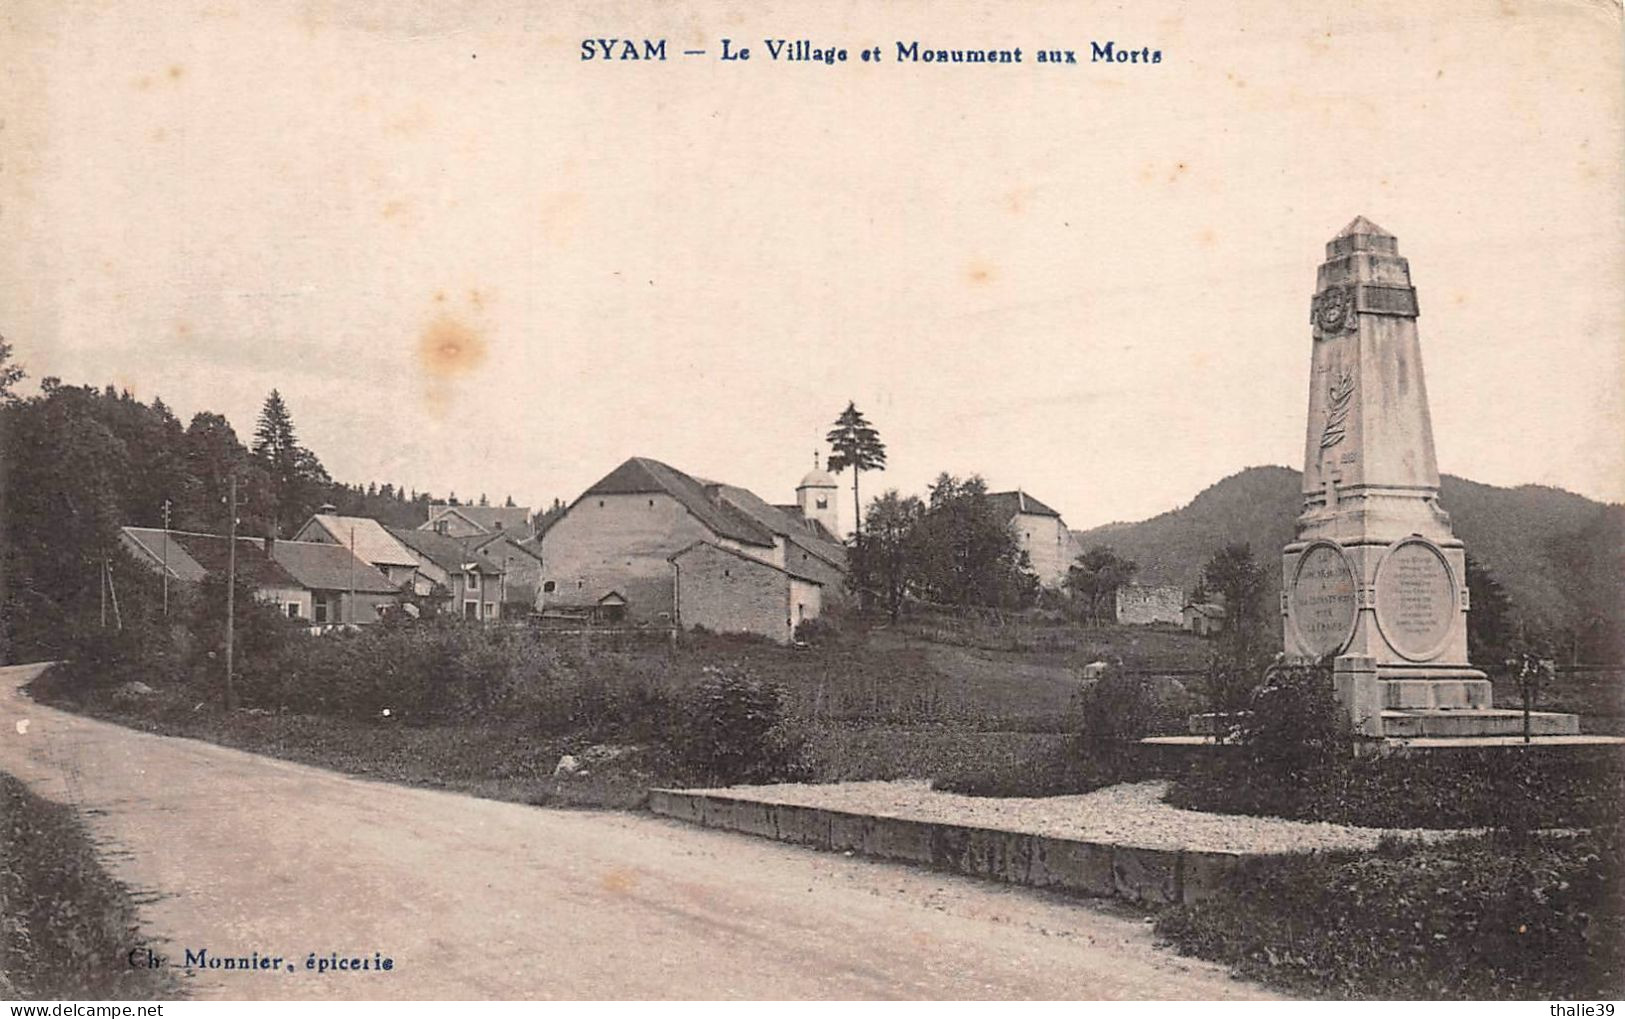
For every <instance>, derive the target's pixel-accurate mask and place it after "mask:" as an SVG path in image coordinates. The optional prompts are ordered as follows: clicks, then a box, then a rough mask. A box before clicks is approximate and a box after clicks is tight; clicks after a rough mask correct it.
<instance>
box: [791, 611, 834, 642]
mask: <svg viewBox="0 0 1625 1019" xmlns="http://www.w3.org/2000/svg"><path fill="white" fill-rule="evenodd" d="M839 632H840V630H839V628H837V627H836V625H835V624H834V623H833V622H832V621H830V620H828V619H825V618H823V617H821V616H820V617H816V618H813V619H803V620H802V621H801V622H799V623H797V624H796V640H797V641H799V642H801V643H803V644H827V643H829V641H830V640H831V639H832V638H834V637H835V635H836V634H837V633H839Z"/></svg>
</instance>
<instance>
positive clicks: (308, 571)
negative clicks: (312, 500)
mask: <svg viewBox="0 0 1625 1019" xmlns="http://www.w3.org/2000/svg"><path fill="white" fill-rule="evenodd" d="M119 540H120V542H121V543H122V544H123V545H124V547H125V548H126V549H128V550H129V551H130V554H131V555H132V556H133V557H134V558H135V559H136V561H137V562H139V563H141V564H142V565H144V566H146V567H148V568H150V569H152V570H154V571H157V572H161V573H168V574H169V576H170V578H171V579H173V580H176V581H179V582H181V583H183V584H199V583H202V581H203V579H204V578H205V577H206V576H208V575H210V574H216V575H222V576H223V575H224V574H225V573H226V571H227V568H228V560H229V558H230V544H229V542H230V539H229V538H227V537H225V536H224V535H218V534H196V533H193V532H190V531H167V532H166V531H164V530H163V529H162V528H155V527H124V528H120V530H119ZM236 570H237V575H238V577H240V578H242V580H243V581H245V582H246V583H248V584H249V585H250V586H251V587H252V588H253V589H254V596H255V597H256V598H257V599H258V600H260V601H263V602H266V603H268V604H271V605H275V606H276V607H277V610H278V611H279V612H281V613H282V614H283V615H285V616H287V617H288V618H289V619H301V620H307V621H308V622H309V623H311V624H312V625H316V626H322V625H328V624H334V623H354V624H357V625H364V624H368V623H375V622H377V621H378V620H379V619H380V618H381V617H382V615H383V613H384V612H385V611H386V610H387V609H388V608H389V607H390V606H391V605H394V604H396V603H397V600H398V599H397V595H398V593H399V587H398V585H396V584H395V583H393V582H392V581H390V580H389V578H387V577H385V576H384V575H383V574H382V573H380V572H379V571H377V570H375V569H373V568H372V567H371V566H370V565H368V564H367V563H365V562H363V561H361V559H360V558H359V557H357V556H356V555H354V554H353V553H351V552H350V550H349V549H347V548H345V547H343V546H341V545H334V544H326V543H320V542H308V541H291V540H281V539H276V538H253V537H239V538H238V539H237V562H236Z"/></svg>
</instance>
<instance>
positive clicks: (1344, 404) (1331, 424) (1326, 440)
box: [1320, 368, 1354, 449]
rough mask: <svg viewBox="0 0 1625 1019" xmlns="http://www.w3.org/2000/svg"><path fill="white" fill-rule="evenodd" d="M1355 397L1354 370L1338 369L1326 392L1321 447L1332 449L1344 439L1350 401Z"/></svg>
mask: <svg viewBox="0 0 1625 1019" xmlns="http://www.w3.org/2000/svg"><path fill="white" fill-rule="evenodd" d="M1353 397H1354V371H1353V369H1350V368H1340V369H1338V372H1337V375H1336V377H1334V378H1333V379H1332V386H1331V389H1330V391H1328V393H1327V394H1326V428H1325V430H1323V431H1322V432H1321V433H1320V448H1321V449H1330V448H1331V447H1333V446H1335V445H1337V444H1338V443H1339V442H1342V441H1343V425H1344V422H1346V421H1347V420H1348V416H1349V403H1350V401H1351V400H1352V399H1353Z"/></svg>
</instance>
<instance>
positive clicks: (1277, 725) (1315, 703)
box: [1237, 661, 1354, 781]
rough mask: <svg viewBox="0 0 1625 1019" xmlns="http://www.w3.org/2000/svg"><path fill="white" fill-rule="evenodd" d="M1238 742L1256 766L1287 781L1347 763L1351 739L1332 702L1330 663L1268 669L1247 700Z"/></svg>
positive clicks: (1278, 666) (1285, 664) (1287, 665)
mask: <svg viewBox="0 0 1625 1019" xmlns="http://www.w3.org/2000/svg"><path fill="white" fill-rule="evenodd" d="M1237 738H1238V741H1239V742H1240V743H1241V745H1242V746H1243V747H1245V748H1246V751H1247V757H1248V758H1249V759H1250V760H1251V761H1252V762H1253V763H1254V764H1255V765H1257V766H1258V767H1260V768H1262V769H1264V770H1266V771H1267V772H1269V773H1272V774H1276V775H1279V776H1282V777H1284V778H1287V779H1288V780H1291V781H1298V780H1300V779H1304V778H1306V777H1308V776H1309V775H1310V774H1311V773H1313V772H1317V771H1321V770H1323V769H1325V768H1327V767H1329V766H1332V765H1334V764H1336V763H1337V762H1340V761H1342V760H1345V759H1347V758H1348V757H1350V756H1351V755H1352V754H1353V753H1354V745H1353V734H1352V732H1351V731H1350V729H1349V727H1348V725H1347V724H1346V723H1345V722H1344V720H1343V713H1342V711H1341V710H1340V709H1339V708H1338V706H1337V701H1336V699H1335V698H1334V697H1333V693H1332V669H1331V663H1330V661H1323V662H1317V663H1314V664H1292V663H1285V662H1283V663H1277V664H1275V665H1272V666H1271V667H1270V668H1269V669H1268V670H1266V671H1265V674H1264V682H1263V683H1262V684H1261V685H1260V686H1258V687H1257V689H1255V690H1253V692H1252V695H1251V697H1250V698H1249V699H1248V703H1247V711H1246V713H1245V714H1244V715H1243V716H1242V717H1241V720H1240V722H1239V724H1238V730H1237Z"/></svg>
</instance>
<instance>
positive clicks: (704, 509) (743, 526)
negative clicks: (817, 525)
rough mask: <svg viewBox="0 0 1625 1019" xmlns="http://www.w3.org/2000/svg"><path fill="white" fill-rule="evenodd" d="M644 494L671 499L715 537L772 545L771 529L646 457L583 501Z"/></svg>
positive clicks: (596, 487) (611, 474) (620, 469)
mask: <svg viewBox="0 0 1625 1019" xmlns="http://www.w3.org/2000/svg"><path fill="white" fill-rule="evenodd" d="M644 494H650V495H654V494H664V495H669V496H671V497H672V498H674V499H676V500H677V502H678V503H679V504H681V505H682V507H683V508H684V509H686V510H688V511H689V512H690V513H692V514H693V515H694V516H695V517H696V518H697V519H698V520H699V521H700V522H701V523H703V524H704V525H705V526H707V527H709V528H710V529H711V530H712V532H713V533H715V534H716V535H717V536H718V537H723V538H732V539H733V540H734V541H741V542H744V543H745V544H747V545H764V546H771V545H773V544H774V541H773V532H772V531H771V530H770V529H768V528H766V527H763V526H761V525H760V524H758V523H756V522H755V521H753V520H751V519H750V518H749V517H748V516H746V515H745V514H743V513H741V512H740V511H739V510H737V509H735V508H734V507H731V506H729V505H727V504H726V503H721V502H716V501H713V500H712V499H711V498H710V496H709V495H708V494H707V492H706V486H705V485H704V484H702V483H701V482H699V481H697V480H696V479H694V478H692V477H690V476H689V475H687V474H684V473H683V472H682V471H680V470H678V469H677V468H675V467H671V466H668V465H667V464H663V463H661V462H660V461H659V460H651V459H649V458H648V457H642V456H635V457H632V458H631V459H630V460H627V461H626V462H625V463H623V464H621V465H620V466H619V467H617V468H615V469H614V470H613V471H610V472H609V473H608V474H606V475H604V476H603V477H602V478H601V479H599V481H598V483H597V484H595V485H593V486H592V487H591V488H589V489H587V491H586V492H584V493H583V494H582V498H583V499H585V498H587V497H589V496H594V495H644ZM578 501H579V500H578ZM764 505H765V504H764Z"/></svg>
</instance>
